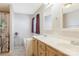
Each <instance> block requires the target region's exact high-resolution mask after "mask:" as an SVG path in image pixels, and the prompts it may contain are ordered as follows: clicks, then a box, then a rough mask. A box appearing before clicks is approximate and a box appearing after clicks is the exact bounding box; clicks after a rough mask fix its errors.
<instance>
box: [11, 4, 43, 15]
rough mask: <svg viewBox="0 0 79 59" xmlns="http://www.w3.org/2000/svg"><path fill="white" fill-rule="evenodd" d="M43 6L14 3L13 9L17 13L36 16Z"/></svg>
mask: <svg viewBox="0 0 79 59" xmlns="http://www.w3.org/2000/svg"><path fill="white" fill-rule="evenodd" d="M41 5H42V4H41V3H14V4H12V7H13V11H14V12H15V13H22V14H34V13H35V12H36V11H37V10H38V9H39V8H40V6H41Z"/></svg>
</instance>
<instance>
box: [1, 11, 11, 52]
mask: <svg viewBox="0 0 79 59" xmlns="http://www.w3.org/2000/svg"><path fill="white" fill-rule="evenodd" d="M9 16H10V15H9V13H4V12H0V53H5V52H9V50H10V35H9V33H10V30H9V29H10V28H9V27H10V19H9Z"/></svg>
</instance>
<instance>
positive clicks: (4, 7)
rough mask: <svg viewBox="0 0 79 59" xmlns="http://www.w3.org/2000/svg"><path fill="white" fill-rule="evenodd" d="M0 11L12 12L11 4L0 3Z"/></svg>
mask: <svg viewBox="0 0 79 59" xmlns="http://www.w3.org/2000/svg"><path fill="white" fill-rule="evenodd" d="M0 11H1V12H9V11H10V7H9V4H7V3H0Z"/></svg>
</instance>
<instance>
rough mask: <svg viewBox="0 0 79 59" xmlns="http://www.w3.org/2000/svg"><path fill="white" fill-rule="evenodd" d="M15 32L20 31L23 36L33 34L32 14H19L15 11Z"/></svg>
mask: <svg viewBox="0 0 79 59" xmlns="http://www.w3.org/2000/svg"><path fill="white" fill-rule="evenodd" d="M13 25H14V26H13V34H14V33H15V32H18V33H19V36H20V37H21V38H24V37H30V36H31V20H30V16H28V15H26V14H17V13H14V20H13Z"/></svg>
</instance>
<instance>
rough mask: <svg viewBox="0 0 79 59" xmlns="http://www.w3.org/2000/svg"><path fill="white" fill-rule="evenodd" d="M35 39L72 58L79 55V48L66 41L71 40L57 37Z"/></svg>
mask: <svg viewBox="0 0 79 59" xmlns="http://www.w3.org/2000/svg"><path fill="white" fill-rule="evenodd" d="M33 37H34V38H36V39H38V40H40V41H42V42H44V43H46V44H48V45H49V46H51V47H53V48H55V49H57V50H59V51H61V52H63V53H65V54H67V55H70V56H78V55H79V46H75V45H72V44H71V43H70V41H68V40H66V39H71V38H68V37H62V36H56V35H55V36H54V35H53V36H46V35H38V36H33Z"/></svg>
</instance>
